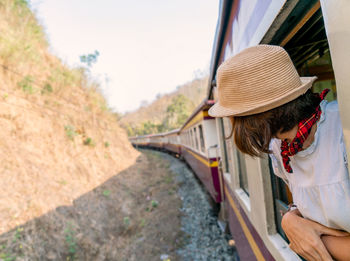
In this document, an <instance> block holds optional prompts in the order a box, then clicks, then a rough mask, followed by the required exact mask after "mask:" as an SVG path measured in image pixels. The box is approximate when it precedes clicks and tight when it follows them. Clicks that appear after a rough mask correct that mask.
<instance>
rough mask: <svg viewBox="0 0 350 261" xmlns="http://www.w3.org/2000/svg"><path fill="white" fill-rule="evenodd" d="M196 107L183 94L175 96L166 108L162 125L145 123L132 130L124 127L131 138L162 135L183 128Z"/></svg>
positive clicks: (129, 127)
mask: <svg viewBox="0 0 350 261" xmlns="http://www.w3.org/2000/svg"><path fill="white" fill-rule="evenodd" d="M193 108H194V106H193V103H192V101H191V100H189V99H188V98H187V97H186V96H184V95H183V94H179V95H177V96H175V97H174V98H173V99H172V100H171V103H170V105H168V106H167V108H166V113H165V117H164V118H163V121H162V122H161V123H158V124H157V123H153V122H151V121H149V120H148V121H144V122H141V124H140V125H139V126H137V127H134V128H132V127H131V126H130V125H127V126H124V127H125V128H126V131H127V133H128V135H129V136H138V135H146V134H150V133H160V132H166V131H170V130H173V129H176V128H179V127H181V126H182V124H184V123H185V121H186V119H187V118H188V117H189V116H190V113H191V112H192V110H193Z"/></svg>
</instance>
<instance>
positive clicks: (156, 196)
mask: <svg viewBox="0 0 350 261" xmlns="http://www.w3.org/2000/svg"><path fill="white" fill-rule="evenodd" d="M169 164H170V163H169V161H165V160H164V159H162V158H160V156H159V154H157V153H153V152H145V153H143V154H141V155H140V156H139V157H138V159H137V161H136V163H135V164H134V165H133V166H131V167H129V168H128V169H126V170H124V171H122V172H120V173H118V174H117V175H115V176H113V177H111V178H109V179H108V180H107V181H106V182H104V183H103V184H101V185H100V186H98V187H97V188H95V189H94V190H92V191H89V192H88V193H86V194H84V195H82V196H80V197H78V198H76V199H75V200H73V203H72V205H70V206H60V207H58V208H56V209H55V210H53V211H50V212H48V213H46V214H45V215H42V216H40V217H38V218H35V219H32V220H30V221H29V222H27V223H25V224H22V225H20V226H17V227H16V228H14V229H12V230H11V231H8V232H7V233H4V234H2V235H1V236H0V253H1V255H0V259H1V258H2V259H4V260H15V259H16V260H94V261H95V260H97V261H98V260H135V261H136V260H160V256H161V255H162V254H166V255H168V257H167V258H169V260H172V261H173V260H178V257H177V256H176V252H175V251H176V249H177V248H179V247H181V244H182V241H181V234H182V233H181V232H180V227H181V223H180V211H179V208H180V207H181V201H180V199H179V198H178V196H177V194H176V190H177V185H176V184H175V181H174V178H173V174H172V173H171V172H170V171H169ZM6 258H7V259H6Z"/></svg>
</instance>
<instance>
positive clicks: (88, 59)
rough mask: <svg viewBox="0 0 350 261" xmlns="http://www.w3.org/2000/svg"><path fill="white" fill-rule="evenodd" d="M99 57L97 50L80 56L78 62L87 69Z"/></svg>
mask: <svg viewBox="0 0 350 261" xmlns="http://www.w3.org/2000/svg"><path fill="white" fill-rule="evenodd" d="M99 55H100V53H99V52H98V51H97V50H95V52H94V53H90V54H86V55H81V56H80V57H79V58H80V62H81V63H86V65H87V66H88V68H91V66H92V64H93V63H97V58H98V56H99Z"/></svg>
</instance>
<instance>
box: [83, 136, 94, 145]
mask: <svg viewBox="0 0 350 261" xmlns="http://www.w3.org/2000/svg"><path fill="white" fill-rule="evenodd" d="M83 144H84V145H85V146H91V147H94V146H95V145H96V144H95V142H94V141H93V140H92V138H90V137H87V138H85V139H84V141H83Z"/></svg>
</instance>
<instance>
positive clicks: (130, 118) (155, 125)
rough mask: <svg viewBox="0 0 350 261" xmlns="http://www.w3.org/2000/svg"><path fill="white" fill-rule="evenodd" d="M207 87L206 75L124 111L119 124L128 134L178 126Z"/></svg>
mask: <svg viewBox="0 0 350 261" xmlns="http://www.w3.org/2000/svg"><path fill="white" fill-rule="evenodd" d="M207 87H208V77H203V78H198V79H194V80H193V81H191V82H189V83H186V84H184V85H181V86H179V87H178V88H177V90H176V91H174V92H172V93H169V94H165V95H163V96H160V97H159V98H158V99H156V100H155V101H153V102H152V103H151V104H149V105H146V106H143V107H140V108H139V109H138V110H136V111H134V112H131V113H127V114H125V115H124V116H123V117H122V118H121V120H120V123H121V125H122V126H123V127H124V128H125V129H126V130H127V131H128V134H129V136H134V135H143V134H149V133H157V132H164V131H169V130H171V129H174V128H179V127H180V126H181V125H182V124H183V123H184V120H186V119H187V117H188V116H189V115H190V114H191V113H192V112H193V110H194V109H195V108H196V106H197V105H198V104H200V102H201V101H202V100H203V99H204V98H205V95H206V90H207ZM174 118H175V119H174Z"/></svg>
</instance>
